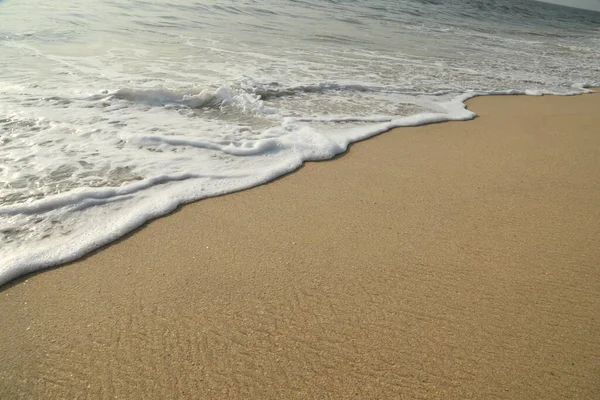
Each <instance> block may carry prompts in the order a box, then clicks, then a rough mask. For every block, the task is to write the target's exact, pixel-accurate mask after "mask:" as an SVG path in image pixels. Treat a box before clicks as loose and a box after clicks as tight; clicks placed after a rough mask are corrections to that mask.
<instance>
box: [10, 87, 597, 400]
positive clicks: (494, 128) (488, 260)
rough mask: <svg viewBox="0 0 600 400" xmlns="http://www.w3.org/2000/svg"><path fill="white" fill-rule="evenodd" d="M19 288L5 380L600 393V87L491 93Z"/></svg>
mask: <svg viewBox="0 0 600 400" xmlns="http://www.w3.org/2000/svg"><path fill="white" fill-rule="evenodd" d="M468 105H469V108H471V109H472V110H474V111H475V112H476V113H478V114H479V115H480V117H479V118H477V119H476V120H474V121H470V122H456V123H454V122H452V123H443V124H436V125H429V126H424V127H417V128H403V129H400V130H393V131H390V132H388V133H385V134H383V135H380V136H379V137H377V138H373V139H370V140H367V141H365V142H362V143H359V144H356V145H354V146H353V147H352V148H351V150H350V151H349V152H348V153H347V154H346V155H344V156H343V157H340V158H338V159H336V160H333V161H329V162H320V163H309V164H307V165H306V166H305V167H304V168H302V169H301V170H300V171H298V172H297V173H293V174H291V175H288V176H286V177H284V178H283V179H279V180H277V181H275V182H273V183H271V184H268V185H264V186H261V187H258V188H254V189H252V190H248V191H245V192H240V193H237V194H233V195H229V196H224V197H219V198H214V199H208V200H204V201H200V202H197V203H194V204H191V205H188V206H185V207H183V208H182V209H180V210H179V211H178V212H176V213H174V214H172V215H170V216H168V217H165V218H161V219H159V220H156V221H154V222H152V223H150V224H149V225H148V226H146V227H145V228H143V229H141V230H139V231H138V232H136V233H135V234H133V235H130V236H129V237H127V238H126V239H124V240H121V241H119V242H118V243H116V244H113V245H111V246H109V247H107V248H106V249H103V250H101V251H99V252H96V253H95V254H93V255H91V256H89V257H87V258H86V259H84V260H82V261H79V262H76V263H73V264H70V265H67V266H64V267H61V268H57V269H53V270H49V271H46V272H43V273H40V274H37V275H33V276H29V277H28V278H27V279H26V280H20V281H17V282H13V283H12V284H9V285H6V286H4V287H3V288H2V289H1V291H0V315H1V316H2V324H1V325H0V359H1V362H0V398H2V399H13V398H24V399H32V398H90V399H100V398H147V399H167V398H199V399H202V398H243V399H290V398H340V399H345V398H379V399H392V398H393V399H397V398H406V399H432V398H439V399H466V398H474V399H534V398H543V399H593V398H600V245H599V243H600V95H597V94H593V95H584V96H575V97H547V96H545V97H525V96H500V97H485V98H476V99H473V100H471V101H469V102H468Z"/></svg>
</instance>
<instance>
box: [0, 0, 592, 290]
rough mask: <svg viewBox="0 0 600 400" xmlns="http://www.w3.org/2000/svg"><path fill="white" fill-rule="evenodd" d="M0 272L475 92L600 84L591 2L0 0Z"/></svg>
mask: <svg viewBox="0 0 600 400" xmlns="http://www.w3.org/2000/svg"><path fill="white" fill-rule="evenodd" d="M0 21H1V23H0V54H1V57H0V70H1V71H2V73H1V74H0V283H2V282H5V281H7V280H9V279H12V278H14V277H16V276H18V275H20V274H23V273H26V272H29V271H33V270H36V269H39V268H43V267H46V266H49V265H55V264H57V263H60V262H64V261H68V260H72V259H74V258H77V257H79V256H81V255H83V254H85V253H86V252H88V251H90V250H92V249H94V248H97V247H99V246H101V245H103V244H106V243H108V242H110V241H112V240H114V239H116V238H118V237H120V236H122V235H123V234H124V233H126V232H128V231H130V230H132V229H134V228H135V227H137V226H140V225H141V224H143V223H144V222H145V221H147V220H148V219H150V218H153V217H156V216H159V215H164V214H166V213H168V212H169V211H171V210H173V209H174V208H175V207H177V205H179V204H181V203H184V202H189V201H192V200H196V199H200V198H203V197H207V196H214V195H218V194H222V193H228V192H232V191H236V190H240V189H243V188H248V187H252V186H255V185H257V184H260V183H264V182H267V181H269V180H271V179H274V178H276V177H277V176H280V175H282V174H284V173H287V172H290V171H292V170H294V169H296V168H298V167H299V166H300V165H301V164H302V163H303V162H304V161H307V160H320V159H327V158H331V157H333V156H334V155H336V154H339V153H341V152H343V151H345V150H346V148H347V146H348V144H349V143H351V142H352V141H355V140H359V139H362V138H366V137H369V136H371V135H373V134H376V133H379V132H382V131H385V130H387V129H389V128H391V127H394V126H405V125H416V124H422V123H428V122H438V121H443V120H449V119H454V120H463V119H470V118H472V117H473V116H474V115H473V114H472V113H471V112H469V111H468V110H465V108H464V105H463V101H464V100H465V99H466V98H468V97H471V96H473V95H476V94H486V93H492V92H509V91H512V92H513V93H527V94H541V93H557V94H575V93H581V92H583V91H584V89H583V88H584V87H586V86H590V85H595V84H598V83H600V62H599V60H600V13H595V12H591V11H585V10H577V9H570V8H565V7H558V6H553V5H549V4H544V3H537V2H533V1H531V2H527V1H516V0H500V1H496V2H488V1H483V0H480V1H479V0H478V1H476V0H455V1H452V2H446V1H436V0H419V1H417V0H378V1H366V0H355V1H348V0H346V1H333V0H330V1H316V0H314V1H309V0H307V1H292V0H287V1H284V0H266V1H262V2H255V1H235V2H234V1H198V2H195V3H191V2H188V1H179V0H175V1H133V2H126V3H123V2H117V1H99V0H96V1H89V0H83V1H80V2H76V3H73V2H66V1H64V0H57V1H48V0H40V1H37V2H27V1H24V0H16V1H4V2H0Z"/></svg>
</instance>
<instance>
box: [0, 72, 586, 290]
mask: <svg viewBox="0 0 600 400" xmlns="http://www.w3.org/2000/svg"><path fill="white" fill-rule="evenodd" d="M574 89H575V90H573V91H572V92H570V93H551V92H544V93H542V92H530V91H519V90H507V91H494V92H468V93H463V94H461V95H459V96H458V97H457V98H455V99H454V101H453V104H452V105H451V106H450V107H449V109H448V110H449V111H450V113H447V114H441V113H425V114H417V115H412V116H409V117H403V118H398V119H396V120H392V121H389V122H386V123H380V124H376V125H373V126H370V129H369V130H364V129H363V130H361V131H360V132H356V133H355V135H354V136H353V137H351V138H348V140H347V142H346V143H343V145H342V146H340V147H339V151H338V152H336V153H334V154H332V155H331V156H330V157H327V158H312V159H311V158H305V159H304V160H302V162H301V163H299V164H298V165H295V166H293V167H291V168H290V169H287V170H281V171H279V173H278V174H275V175H273V176H270V177H267V178H265V179H263V180H261V181H258V182H254V183H253V184H251V185H245V186H244V185H242V186H240V187H237V188H235V189H233V190H224V191H223V192H220V193H214V194H211V195H209V196H200V197H194V196H191V197H187V198H186V197H183V198H178V199H177V200H175V201H173V202H171V203H169V204H164V205H163V206H162V207H160V208H154V209H152V210H150V211H146V213H145V214H144V215H137V216H136V217H137V218H133V219H131V221H129V223H127V224H125V225H124V226H121V227H120V229H117V230H116V231H111V232H106V233H105V234H104V235H103V236H99V237H98V236H95V237H92V238H89V240H87V241H86V240H85V238H84V239H83V242H80V243H79V246H78V248H77V249H75V250H73V249H72V248H70V247H71V246H70V245H69V244H68V243H66V244H64V243H63V244H62V245H60V246H52V245H50V246H47V247H48V248H42V249H39V250H38V251H36V252H35V253H30V254H27V255H26V256H25V257H21V258H16V259H13V260H9V263H8V264H9V265H8V267H7V268H5V269H4V271H2V272H0V292H2V291H4V290H6V289H8V288H10V287H12V286H14V285H17V284H19V283H21V282H23V281H26V280H27V279H28V278H30V277H31V276H32V275H35V274H38V273H41V272H43V271H45V270H49V269H54V268H58V267H62V266H65V265H67V264H70V263H73V262H76V261H79V260H81V259H85V258H87V257H91V256H93V255H94V254H96V253H97V252H100V251H103V250H105V249H107V248H108V247H110V246H112V245H113V244H116V243H119V242H121V241H122V240H125V239H127V238H129V237H131V236H132V235H134V234H136V233H137V232H138V231H139V230H141V229H143V228H144V227H145V226H146V225H148V224H149V223H151V222H153V221H154V220H157V219H159V218H162V217H165V216H169V215H171V214H173V213H175V212H177V211H178V210H179V209H180V208H181V207H183V206H185V205H187V204H190V203H194V202H197V201H200V200H204V199H207V198H213V197H220V196H224V195H228V194H232V193H237V192H241V191H244V190H248V189H251V188H253V187H257V186H261V185H263V184H267V183H271V182H274V181H276V180H279V179H282V178H284V177H285V176H287V175H289V174H291V173H294V172H297V171H299V170H300V169H301V168H302V166H303V165H304V164H305V163H306V162H310V161H329V160H334V159H337V158H339V157H342V156H343V155H345V154H346V153H348V152H349V151H350V147H351V146H352V145H353V144H355V143H359V142H361V141H364V140H367V139H370V138H373V137H375V136H378V135H380V134H383V133H386V132H389V131H391V130H393V129H397V128H402V127H416V126H423V125H429V124H435V123H443V122H451V121H469V120H472V119H474V118H476V117H477V114H475V113H474V112H472V111H470V110H469V109H468V105H467V101H468V100H471V99H473V98H475V97H483V96H521V95H529V96H541V95H545V96H576V95H584V94H592V93H597V90H598V83H594V84H590V85H582V86H579V87H575V86H574ZM50 247H52V248H50ZM42 254H43V255H44V257H42ZM40 258H43V259H42V260H40Z"/></svg>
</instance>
